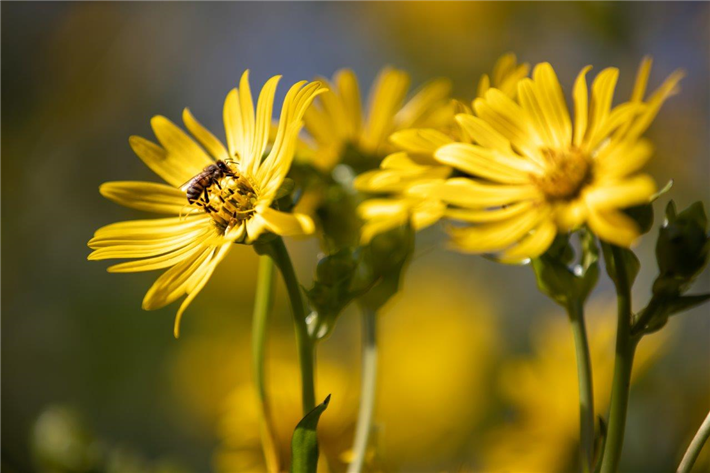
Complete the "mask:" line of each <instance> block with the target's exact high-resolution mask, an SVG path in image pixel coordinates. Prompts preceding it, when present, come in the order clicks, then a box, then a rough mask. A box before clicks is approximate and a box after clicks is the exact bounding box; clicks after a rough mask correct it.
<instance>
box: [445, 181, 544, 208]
mask: <svg viewBox="0 0 710 473" xmlns="http://www.w3.org/2000/svg"><path fill="white" fill-rule="evenodd" d="M434 194H435V196H436V197H438V198H440V199H441V200H443V201H444V202H448V203H450V204H453V205H458V206H461V207H469V208H474V209H485V208H488V207H496V206H500V205H509V204H512V203H515V202H520V201H523V200H538V199H541V198H542V195H541V194H540V191H539V190H538V189H537V187H535V186H534V185H523V186H511V185H496V184H484V183H481V182H479V181H476V180H474V179H466V178H453V179H449V180H448V181H446V183H445V184H443V185H441V186H439V188H438V189H437V190H436V192H435V193H434Z"/></svg>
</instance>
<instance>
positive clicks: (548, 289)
mask: <svg viewBox="0 0 710 473" xmlns="http://www.w3.org/2000/svg"><path fill="white" fill-rule="evenodd" d="M569 238H570V237H569V235H558V236H557V238H555V241H554V242H553V243H552V245H551V246H550V248H549V249H548V250H547V252H546V253H545V254H543V255H542V256H540V257H539V258H535V259H534V260H533V261H532V267H533V270H534V271H535V277H536V279H537V287H538V288H539V289H540V291H542V292H543V293H544V294H545V295H547V296H548V297H550V298H551V299H552V300H554V301H555V302H557V303H558V304H560V305H561V306H563V307H565V308H568V307H570V304H572V303H573V302H575V301H578V302H581V303H584V301H585V300H586V299H587V297H589V294H590V293H591V292H592V290H593V289H594V286H596V284H597V280H598V279H599V264H598V260H599V249H598V247H597V244H596V239H595V238H594V235H593V234H592V233H591V232H589V231H587V230H586V229H582V230H580V231H579V241H580V246H581V257H580V259H579V261H578V262H577V263H575V262H574V260H575V252H574V248H572V245H571V244H570V240H569Z"/></svg>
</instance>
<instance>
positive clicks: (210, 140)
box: [182, 108, 229, 161]
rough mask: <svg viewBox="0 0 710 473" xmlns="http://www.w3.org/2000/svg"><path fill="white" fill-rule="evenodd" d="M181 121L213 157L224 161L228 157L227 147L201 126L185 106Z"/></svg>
mask: <svg viewBox="0 0 710 473" xmlns="http://www.w3.org/2000/svg"><path fill="white" fill-rule="evenodd" d="M182 121H183V122H184V123H185V126H186V127H187V129H188V130H190V133H192V135H193V136H194V137H195V138H197V141H199V142H200V144H201V145H202V146H203V147H204V148H205V149H206V150H207V152H208V153H210V154H211V155H212V157H213V158H214V159H220V160H222V161H226V160H227V159H229V153H227V148H225V147H224V145H223V144H222V142H221V141H219V140H218V139H217V137H216V136H214V135H213V134H212V133H211V132H210V131H209V130H208V129H207V128H205V127H204V126H202V124H201V123H200V122H198V121H197V120H196V119H195V117H193V116H192V113H190V109H189V108H186V109H185V110H183V111H182Z"/></svg>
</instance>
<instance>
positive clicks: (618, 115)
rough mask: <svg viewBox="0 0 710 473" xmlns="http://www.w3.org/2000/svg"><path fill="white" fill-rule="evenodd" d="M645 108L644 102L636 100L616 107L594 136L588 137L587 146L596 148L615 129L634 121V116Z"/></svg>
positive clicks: (591, 148)
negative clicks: (640, 102)
mask: <svg viewBox="0 0 710 473" xmlns="http://www.w3.org/2000/svg"><path fill="white" fill-rule="evenodd" d="M645 108H646V107H645V106H644V105H643V104H638V103H634V102H626V103H623V104H621V105H619V106H617V107H614V109H613V110H612V111H611V113H610V114H609V116H608V117H607V118H606V120H604V123H602V125H601V126H600V127H599V128H597V130H596V131H595V132H594V134H593V136H591V137H589V138H588V142H587V148H588V149H590V150H594V149H596V148H597V146H598V145H599V144H600V142H602V141H603V140H605V139H606V138H608V137H609V135H611V134H612V133H613V132H614V130H617V129H619V128H620V127H622V126H625V125H628V124H629V123H633V120H634V117H635V116H636V115H637V114H638V113H639V112H640V111H642V110H643V109H645Z"/></svg>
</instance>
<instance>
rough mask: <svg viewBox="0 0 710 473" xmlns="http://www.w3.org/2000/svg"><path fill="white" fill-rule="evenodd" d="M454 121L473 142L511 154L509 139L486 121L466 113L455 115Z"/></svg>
mask: <svg viewBox="0 0 710 473" xmlns="http://www.w3.org/2000/svg"><path fill="white" fill-rule="evenodd" d="M456 121H457V122H458V123H459V125H461V128H462V129H463V130H464V131H465V132H466V133H467V134H468V136H469V137H471V139H472V140H473V141H474V142H476V143H478V144H480V145H481V146H483V147H486V148H493V149H496V150H498V151H500V152H502V153H504V154H509V155H510V154H513V149H512V148H511V147H510V141H509V140H508V139H507V138H506V137H505V136H503V135H501V134H500V133H498V131H496V129H495V128H493V127H492V126H491V125H489V124H488V123H487V122H486V121H484V120H481V119H480V118H478V117H476V116H473V115H469V114H466V113H459V114H458V115H456Z"/></svg>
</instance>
